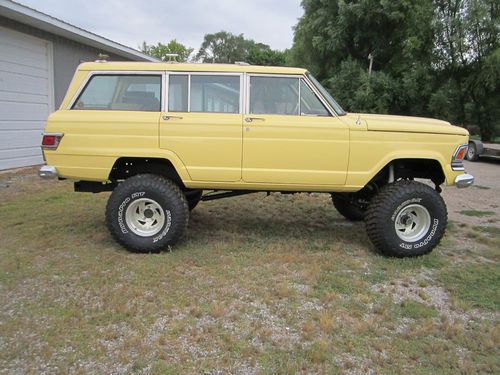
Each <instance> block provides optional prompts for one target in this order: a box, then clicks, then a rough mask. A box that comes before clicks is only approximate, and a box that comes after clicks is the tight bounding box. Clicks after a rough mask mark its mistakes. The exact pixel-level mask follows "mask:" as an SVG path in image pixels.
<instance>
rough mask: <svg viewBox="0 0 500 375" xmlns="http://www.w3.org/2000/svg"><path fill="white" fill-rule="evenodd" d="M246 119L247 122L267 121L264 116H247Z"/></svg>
mask: <svg viewBox="0 0 500 375" xmlns="http://www.w3.org/2000/svg"><path fill="white" fill-rule="evenodd" d="M245 121H246V122H254V121H266V119H265V118H262V117H245Z"/></svg>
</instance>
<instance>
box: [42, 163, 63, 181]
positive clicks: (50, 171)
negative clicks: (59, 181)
mask: <svg viewBox="0 0 500 375" xmlns="http://www.w3.org/2000/svg"><path fill="white" fill-rule="evenodd" d="M38 176H40V177H41V178H44V179H47V180H51V179H54V178H57V177H58V176H57V169H56V167H53V166H51V165H44V166H42V167H41V168H40V170H39V171H38Z"/></svg>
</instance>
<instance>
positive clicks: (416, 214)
mask: <svg viewBox="0 0 500 375" xmlns="http://www.w3.org/2000/svg"><path fill="white" fill-rule="evenodd" d="M430 227H431V215H430V214H429V211H428V210H427V208H425V207H424V206H422V205H420V204H411V205H409V206H406V207H404V208H403V209H402V210H401V211H399V213H398V215H397V216H396V220H394V229H395V230H396V234H397V235H398V237H399V238H400V239H402V240H403V241H406V242H415V241H418V240H420V239H421V238H422V237H424V236H425V234H426V233H427V232H428V230H429V228H430Z"/></svg>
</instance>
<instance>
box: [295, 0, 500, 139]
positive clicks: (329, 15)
mask: <svg viewBox="0 0 500 375" xmlns="http://www.w3.org/2000/svg"><path fill="white" fill-rule="evenodd" d="M302 7H303V8H304V15H303V16H302V17H301V19H300V20H299V22H298V24H297V26H296V27H295V35H294V45H293V47H292V51H291V58H292V62H293V64H294V65H300V66H303V67H306V68H307V69H309V70H310V71H311V72H312V73H313V74H315V75H316V76H317V77H318V78H319V79H320V80H321V81H322V82H323V83H324V84H325V86H327V88H328V89H330V90H331V91H332V93H333V94H334V95H335V96H336V97H338V99H339V101H340V102H341V103H343V104H344V105H345V106H346V108H347V109H349V110H353V111H377V112H387V113H397V114H410V115H424V116H434V117H440V118H443V119H446V120H449V121H452V122H454V123H456V124H463V125H473V124H474V125H478V126H479V128H480V130H481V136H482V137H483V139H485V140H487V139H490V138H491V137H492V135H493V133H494V129H495V127H496V126H497V127H498V122H499V118H500V114H499V111H500V105H499V104H498V103H500V88H499V85H500V79H499V77H500V64H499V62H500V61H499V59H500V51H499V33H500V24H499V22H500V13H499V8H500V2H499V1H498V0H400V1H392V0H322V1H317V0H303V1H302ZM370 54H371V55H372V56H373V57H374V61H373V70H372V72H371V74H368V71H367V68H368V64H369V62H368V60H367V57H368V55H370Z"/></svg>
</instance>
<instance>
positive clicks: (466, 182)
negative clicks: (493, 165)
mask: <svg viewBox="0 0 500 375" xmlns="http://www.w3.org/2000/svg"><path fill="white" fill-rule="evenodd" d="M473 183H474V176H473V175H470V174H468V173H464V174H461V175H460V176H457V178H455V185H456V187H457V188H466V187H469V186H471V185H472V184H473Z"/></svg>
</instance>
